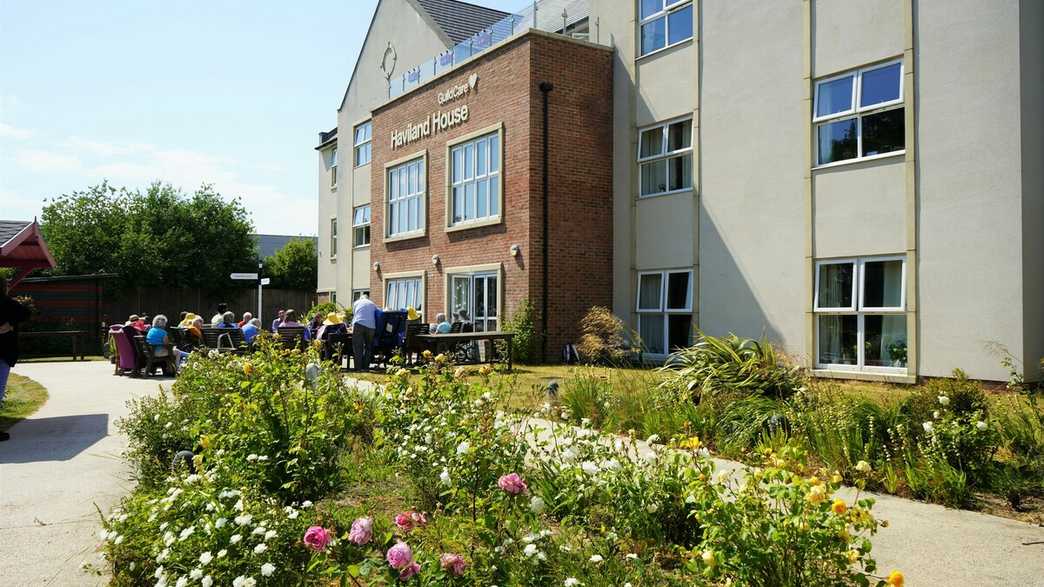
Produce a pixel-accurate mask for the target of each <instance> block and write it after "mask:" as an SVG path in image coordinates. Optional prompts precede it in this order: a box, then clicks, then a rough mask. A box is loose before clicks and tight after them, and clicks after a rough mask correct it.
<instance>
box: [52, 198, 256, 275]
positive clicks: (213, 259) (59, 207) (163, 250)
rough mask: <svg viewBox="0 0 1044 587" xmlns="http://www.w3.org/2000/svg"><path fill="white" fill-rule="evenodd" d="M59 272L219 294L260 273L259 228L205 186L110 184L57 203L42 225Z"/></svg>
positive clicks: (237, 204)
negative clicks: (234, 275)
mask: <svg viewBox="0 0 1044 587" xmlns="http://www.w3.org/2000/svg"><path fill="white" fill-rule="evenodd" d="M40 229H41V231H42V232H43V235H44V238H45V239H46V240H47V244H48V246H49V247H50V249H51V252H52V253H53V254H54V257H55V260H56V261H57V263H58V266H57V268H56V273H58V274H66V275H79V274H91V273H115V274H117V275H119V276H120V278H121V283H123V284H126V285H142V286H145V285H170V286H177V287H202V288H208V289H213V288H215V287H216V286H221V285H228V284H229V283H230V282H229V279H228V274H229V273H230V272H232V271H240V270H250V269H252V268H253V267H256V253H255V243H254V240H253V238H252V237H251V236H250V233H251V232H252V231H253V225H252V224H251V222H250V219H249V215H248V213H247V211H246V209H245V208H244V207H243V205H242V203H241V202H240V201H239V200H238V199H233V200H225V199H224V198H223V197H222V196H221V195H220V194H218V193H217V192H215V191H214V190H213V189H212V188H211V187H210V186H208V185H204V186H202V187H200V188H199V189H198V190H196V191H195V192H194V193H192V194H191V195H188V196H186V195H184V194H183V193H182V192H181V191H179V190H177V189H175V188H174V187H172V186H170V185H168V184H160V183H155V184H152V185H151V186H149V187H148V188H147V189H146V190H144V191H141V190H135V191H130V190H127V189H126V188H115V187H113V186H110V185H109V184H108V183H101V184H99V185H96V186H92V187H90V188H88V189H87V190H85V191H74V192H72V193H71V194H63V195H61V196H58V197H57V198H54V199H52V200H51V201H50V202H49V203H47V204H46V205H45V206H44V208H43V214H42V219H41V224H40Z"/></svg>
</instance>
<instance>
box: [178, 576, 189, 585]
mask: <svg viewBox="0 0 1044 587" xmlns="http://www.w3.org/2000/svg"><path fill="white" fill-rule="evenodd" d="M188 581H189V580H188V577H178V582H177V583H174V587H188Z"/></svg>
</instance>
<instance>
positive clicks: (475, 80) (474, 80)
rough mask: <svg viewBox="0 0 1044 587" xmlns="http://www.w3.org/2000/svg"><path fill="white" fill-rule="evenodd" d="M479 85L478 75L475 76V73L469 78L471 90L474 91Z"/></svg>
mask: <svg viewBox="0 0 1044 587" xmlns="http://www.w3.org/2000/svg"><path fill="white" fill-rule="evenodd" d="M477 83H478V74H474V73H473V74H471V75H470V76H468V86H470V87H471V89H473V90H474V89H475V85H476V84H477Z"/></svg>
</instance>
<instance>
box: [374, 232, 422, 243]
mask: <svg viewBox="0 0 1044 587" xmlns="http://www.w3.org/2000/svg"><path fill="white" fill-rule="evenodd" d="M425 236H428V231H427V230H415V231H413V232H404V233H402V234H396V235H394V236H386V237H384V242H386V243H395V242H399V241H408V240H413V239H415V238H423V237H425Z"/></svg>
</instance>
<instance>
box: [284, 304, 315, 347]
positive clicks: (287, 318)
mask: <svg viewBox="0 0 1044 587" xmlns="http://www.w3.org/2000/svg"><path fill="white" fill-rule="evenodd" d="M284 327H286V328H304V324H301V323H300V322H298V321H297V311H296V310H287V311H286V314H285V315H284V316H283V321H282V322H281V323H280V324H279V328H284ZM302 336H304V339H305V340H312V333H311V332H309V331H308V328H305V329H304V332H303V333H302Z"/></svg>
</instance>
